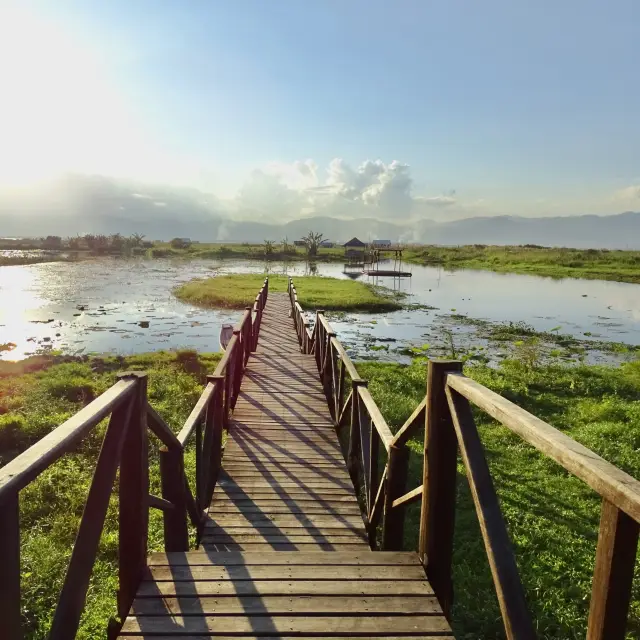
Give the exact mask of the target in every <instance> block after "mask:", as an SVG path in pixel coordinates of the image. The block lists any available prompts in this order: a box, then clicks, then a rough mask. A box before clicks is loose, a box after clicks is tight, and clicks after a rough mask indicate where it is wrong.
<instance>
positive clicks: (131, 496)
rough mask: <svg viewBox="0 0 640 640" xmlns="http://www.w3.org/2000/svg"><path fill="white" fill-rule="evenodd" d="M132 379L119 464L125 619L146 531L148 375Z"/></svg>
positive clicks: (120, 595)
mask: <svg viewBox="0 0 640 640" xmlns="http://www.w3.org/2000/svg"><path fill="white" fill-rule="evenodd" d="M126 377H127V378H131V377H133V378H135V380H136V392H135V396H134V398H133V408H132V413H131V420H130V422H129V428H128V429H127V434H126V437H125V441H124V446H123V449H122V459H121V463H120V513H119V520H120V523H119V580H120V589H119V591H118V613H119V615H120V617H121V618H124V617H125V616H126V615H127V613H128V611H129V608H130V607H131V603H132V602H133V598H134V596H135V594H136V590H137V588H138V583H139V582H140V580H141V578H142V574H143V571H144V568H145V567H146V562H147V535H148V531H149V508H148V505H147V497H148V495H149V444H148V440H147V375H146V374H144V373H135V374H126Z"/></svg>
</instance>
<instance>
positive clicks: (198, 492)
mask: <svg viewBox="0 0 640 640" xmlns="http://www.w3.org/2000/svg"><path fill="white" fill-rule="evenodd" d="M195 445H196V505H197V507H198V513H201V512H202V507H203V503H202V499H203V489H204V483H203V482H202V480H203V475H202V474H203V468H202V462H203V460H202V455H203V454H202V420H198V424H196V442H195Z"/></svg>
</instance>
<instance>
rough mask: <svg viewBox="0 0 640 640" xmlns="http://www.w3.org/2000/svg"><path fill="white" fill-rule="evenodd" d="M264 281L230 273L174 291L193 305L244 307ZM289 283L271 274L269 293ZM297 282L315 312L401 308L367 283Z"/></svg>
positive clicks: (301, 298)
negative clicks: (319, 310)
mask: <svg viewBox="0 0 640 640" xmlns="http://www.w3.org/2000/svg"><path fill="white" fill-rule="evenodd" d="M263 282H264V276H263V275H261V274H230V275H222V276H216V277H215V278H208V279H206V280H193V281H192V282H187V283H186V284H183V285H182V286H180V287H178V288H177V289H176V290H175V292H174V293H175V295H176V296H177V297H178V298H179V299H180V300H182V301H184V302H189V303H191V304H197V305H201V306H205V307H223V308H232V309H242V308H244V307H246V306H248V305H251V304H253V301H254V299H255V297H256V294H257V293H258V291H259V290H260V287H261V286H262V283H263ZM287 282H288V278H287V277H286V276H277V275H276V276H269V292H270V293H273V292H276V291H286V290H287ZM294 282H295V285H296V291H297V293H298V300H299V302H300V305H301V306H302V307H303V308H304V309H310V310H312V311H315V310H316V309H325V310H327V311H328V310H335V311H371V312H375V311H395V310H397V309H401V308H402V305H401V304H400V302H399V301H398V298H397V297H396V296H395V295H394V294H393V292H391V291H388V290H386V289H383V288H381V287H374V286H372V285H369V284H365V283H364V282H358V281H355V280H339V279H337V278H324V277H319V276H298V277H296V278H295V279H294Z"/></svg>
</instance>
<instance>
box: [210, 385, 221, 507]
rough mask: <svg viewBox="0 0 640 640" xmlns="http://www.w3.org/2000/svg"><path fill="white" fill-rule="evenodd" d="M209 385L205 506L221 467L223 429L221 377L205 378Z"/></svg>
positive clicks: (211, 494)
mask: <svg viewBox="0 0 640 640" xmlns="http://www.w3.org/2000/svg"><path fill="white" fill-rule="evenodd" d="M207 381H208V383H209V384H213V385H214V391H213V395H212V397H211V401H210V402H209V406H208V407H207V426H208V427H209V428H210V429H211V444H210V447H209V451H208V452H205V455H208V456H209V476H208V478H207V483H206V486H207V505H206V506H208V503H210V502H211V498H212V496H213V492H214V489H215V486H216V483H217V481H218V475H219V474H220V468H221V466H222V428H223V422H224V420H223V415H222V412H223V397H222V396H223V385H224V377H223V376H207Z"/></svg>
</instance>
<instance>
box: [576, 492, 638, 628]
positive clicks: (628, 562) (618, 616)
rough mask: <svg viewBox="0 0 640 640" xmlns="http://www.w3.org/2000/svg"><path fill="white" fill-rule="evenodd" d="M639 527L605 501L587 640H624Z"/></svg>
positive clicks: (603, 503) (603, 502)
mask: <svg viewBox="0 0 640 640" xmlns="http://www.w3.org/2000/svg"><path fill="white" fill-rule="evenodd" d="M637 549H638V523H637V522H636V521H635V520H633V518H631V517H629V516H628V515H627V514H626V513H624V512H623V511H620V509H618V508H617V507H616V506H615V505H613V504H611V503H610V502H609V501H608V500H607V499H606V498H603V500H602V515H601V516H600V533H599V534H598V548H597V551H596V566H595V571H594V574H593V587H592V590H591V608H590V610H589V626H588V630H587V640H623V639H624V637H625V631H626V627H627V616H628V614H629V601H630V599H631V589H632V584H633V570H634V567H635V563H636V552H637Z"/></svg>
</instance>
